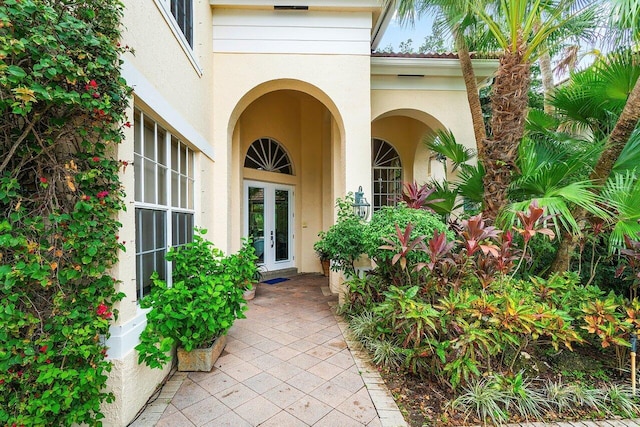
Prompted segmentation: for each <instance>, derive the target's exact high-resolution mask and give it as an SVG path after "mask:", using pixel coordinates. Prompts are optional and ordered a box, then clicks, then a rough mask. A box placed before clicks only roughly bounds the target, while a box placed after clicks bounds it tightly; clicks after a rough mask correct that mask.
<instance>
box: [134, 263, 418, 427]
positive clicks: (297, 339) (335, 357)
mask: <svg viewBox="0 0 640 427" xmlns="http://www.w3.org/2000/svg"><path fill="white" fill-rule="evenodd" d="M336 302H337V297H336V296H335V295H331V293H330V292H328V288H327V280H326V279H325V278H324V277H322V276H320V275H311V274H310V275H300V276H297V277H295V278H292V279H291V280H288V281H285V282H281V283H278V284H276V285H266V284H260V285H259V286H258V289H257V292H256V297H255V299H254V300H252V301H250V302H249V310H248V311H247V312H246V316H247V318H246V319H240V320H237V321H236V323H235V324H234V326H233V327H232V328H231V329H230V330H229V333H228V337H227V338H228V339H227V346H226V347H225V350H224V352H223V353H222V355H221V356H220V358H219V359H218V361H217V362H216V364H215V366H214V368H213V370H212V371H211V372H204V373H203V372H192V373H188V374H186V373H179V372H176V373H175V374H174V375H173V376H172V377H171V379H170V380H169V382H167V384H166V385H165V387H164V388H163V391H162V392H161V393H162V394H161V396H162V399H161V398H158V399H157V400H156V402H155V403H153V404H151V405H149V406H148V407H147V409H146V410H145V411H144V412H143V413H142V415H141V416H140V417H139V418H138V419H137V420H136V421H135V423H134V424H132V426H134V427H145V426H156V425H157V426H264V427H269V426H278V427H281V426H291V427H296V426H318V427H321V426H327V427H330V426H345V427H348V426H354V427H356V426H367V425H369V426H376V427H377V426H381V427H397V426H406V423H405V422H404V420H403V419H402V415H401V414H400V411H399V410H398V407H397V406H394V405H390V404H389V401H388V398H389V396H383V394H381V393H382V392H381V391H380V386H379V384H380V383H382V381H381V380H380V377H379V376H377V377H376V375H377V372H376V371H375V370H373V369H371V370H367V372H366V375H367V377H372V378H373V381H372V382H371V384H372V385H373V386H375V388H374V389H372V390H373V391H372V392H373V395H374V397H375V398H376V399H378V400H379V401H380V403H384V406H381V408H382V410H383V412H382V416H383V418H382V419H381V418H380V417H379V416H378V413H377V411H376V406H375V402H374V401H372V396H371V395H370V394H369V392H368V390H367V388H366V382H365V381H363V377H362V376H361V375H360V370H359V366H366V365H365V362H363V361H360V360H354V356H353V355H352V354H351V352H350V350H349V346H348V344H347V340H346V339H345V337H344V334H343V332H344V328H345V325H344V324H342V325H339V324H338V321H339V319H338V318H337V317H336V316H335V315H334V308H333V307H335V304H336ZM358 354H360V353H358ZM174 378H175V379H174ZM376 384H378V385H376ZM167 390H168V391H167ZM381 396H382V397H381ZM390 406H392V407H390ZM394 411H395V412H394Z"/></svg>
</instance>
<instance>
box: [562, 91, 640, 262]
mask: <svg viewBox="0 0 640 427" xmlns="http://www.w3.org/2000/svg"><path fill="white" fill-rule="evenodd" d="M639 121H640V79H638V80H636V84H635V86H634V87H633V89H632V90H631V93H630V94H629V98H627V103H626V104H625V106H624V109H623V110H622V114H620V117H619V118H618V121H617V122H616V125H615V127H614V128H613V131H612V132H611V135H609V140H608V141H607V145H606V147H605V149H604V151H603V152H602V155H601V156H600V158H599V159H598V163H596V166H595V168H594V169H593V172H592V173H591V176H590V178H591V180H593V181H594V182H596V183H597V184H604V182H605V181H606V179H607V178H608V177H609V175H610V174H611V170H612V169H613V166H614V165H615V163H616V160H618V157H620V153H622V150H623V149H624V147H625V145H627V142H628V141H629V138H630V137H631V134H632V133H633V130H634V129H635V127H636V126H637V125H638V122H639ZM596 191H599V190H596ZM573 216H574V218H575V219H576V221H577V222H578V223H580V222H581V221H584V220H585V219H586V218H587V212H586V211H585V210H584V209H580V208H578V209H576V211H575V212H574V215H573ZM567 237H568V236H563V239H562V241H561V242H560V247H559V248H558V254H557V255H556V259H555V261H554V262H553V264H552V266H551V271H552V272H562V271H566V270H567V269H568V268H569V261H570V259H569V258H570V257H569V255H570V253H571V252H573V248H574V247H575V243H574V240H573V239H571V238H567Z"/></svg>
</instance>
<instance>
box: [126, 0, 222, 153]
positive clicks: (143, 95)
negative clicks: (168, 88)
mask: <svg viewBox="0 0 640 427" xmlns="http://www.w3.org/2000/svg"><path fill="white" fill-rule="evenodd" d="M156 1H157V0H156ZM121 69H122V76H123V77H124V78H125V80H126V81H127V84H128V85H129V86H131V87H132V88H133V92H134V94H135V95H136V96H137V97H139V98H140V99H141V100H142V101H143V102H144V103H145V104H147V105H148V106H149V108H151V109H152V110H153V112H155V113H156V114H157V115H159V116H160V117H161V118H162V120H164V121H166V122H167V123H168V124H169V125H170V126H171V127H172V128H173V129H175V131H176V132H177V133H178V134H179V135H181V136H182V137H183V140H184V141H185V142H187V143H189V144H191V145H193V146H194V147H195V148H197V149H198V150H199V151H201V152H202V153H204V154H205V155H206V156H207V157H209V158H210V159H211V160H215V150H214V148H213V146H212V145H211V144H209V141H208V140H207V139H206V138H205V137H204V136H202V135H201V134H200V133H199V132H198V131H197V130H196V129H194V127H193V126H191V124H189V122H188V121H187V120H185V119H184V118H183V117H182V116H181V115H180V113H178V112H177V111H176V110H175V109H174V108H173V107H172V106H171V104H170V103H169V101H167V100H166V99H165V98H164V97H163V96H162V94H160V92H158V90H157V89H156V88H155V87H154V86H153V84H151V82H150V81H148V80H147V79H146V78H145V77H144V75H143V74H142V73H140V71H138V70H137V69H136V68H135V67H134V66H133V64H132V63H131V62H130V61H127V60H126V58H125V59H123V63H122V66H121ZM167 130H169V129H167Z"/></svg>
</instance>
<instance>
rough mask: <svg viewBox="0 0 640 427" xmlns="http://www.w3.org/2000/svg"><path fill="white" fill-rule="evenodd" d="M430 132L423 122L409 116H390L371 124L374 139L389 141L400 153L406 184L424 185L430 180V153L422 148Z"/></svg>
mask: <svg viewBox="0 0 640 427" xmlns="http://www.w3.org/2000/svg"><path fill="white" fill-rule="evenodd" d="M430 131H431V128H429V127H428V126H427V125H426V124H424V123H423V122H421V121H419V120H416V119H414V118H411V117H407V116H388V117H384V118H381V119H378V120H374V122H373V123H372V124H371V136H372V138H379V139H382V140H385V141H387V142H388V143H390V144H391V145H393V147H394V148H395V149H396V151H397V152H398V155H399V156H400V161H401V162H402V168H403V175H402V180H403V181H404V182H413V181H414V180H415V181H417V182H418V183H424V182H425V181H427V180H428V179H429V175H430V172H431V171H430V169H429V153H428V150H425V149H423V147H422V146H423V145H424V144H423V138H424V137H425V136H426V135H427V134H428V133H429V132H430Z"/></svg>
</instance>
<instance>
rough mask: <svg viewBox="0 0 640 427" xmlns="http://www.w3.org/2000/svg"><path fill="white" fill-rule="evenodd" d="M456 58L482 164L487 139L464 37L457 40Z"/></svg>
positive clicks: (476, 85) (479, 159)
mask: <svg viewBox="0 0 640 427" xmlns="http://www.w3.org/2000/svg"><path fill="white" fill-rule="evenodd" d="M456 44H457V45H458V46H457V48H458V59H459V60H460V68H461V69H462V78H463V79H464V85H465V87H466V88H467V100H468V101H469V109H470V110H471V120H472V122H473V134H474V135H475V138H476V150H477V151H478V161H480V162H482V163H483V164H484V160H485V155H484V152H485V149H484V148H485V147H484V143H485V140H486V139H487V132H486V130H485V125H484V118H483V116H482V107H481V106H480V92H479V91H478V82H477V81H476V75H475V72H474V71H473V64H472V63H471V55H470V54H469V49H468V47H467V43H466V42H465V41H464V38H462V37H460V38H459V40H457V42H456Z"/></svg>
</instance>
